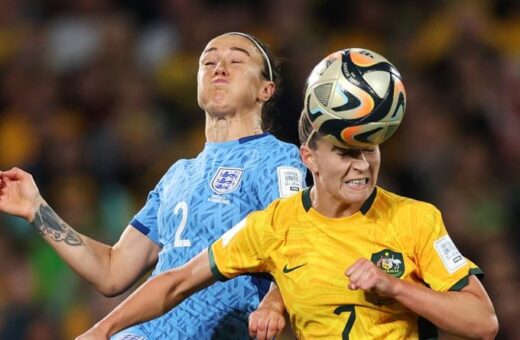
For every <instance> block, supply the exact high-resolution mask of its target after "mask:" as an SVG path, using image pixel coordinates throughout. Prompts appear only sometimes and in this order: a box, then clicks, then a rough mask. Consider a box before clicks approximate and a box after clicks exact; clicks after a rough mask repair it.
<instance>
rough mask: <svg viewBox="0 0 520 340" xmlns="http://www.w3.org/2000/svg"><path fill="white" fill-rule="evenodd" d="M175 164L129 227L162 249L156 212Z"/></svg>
mask: <svg viewBox="0 0 520 340" xmlns="http://www.w3.org/2000/svg"><path fill="white" fill-rule="evenodd" d="M174 166H175V164H174V165H173V166H172V167H171V168H170V169H169V170H168V172H167V173H166V174H165V175H164V176H163V177H162V178H161V180H160V181H159V183H157V185H156V186H155V188H154V189H153V190H152V191H150V193H149V194H148V198H147V199H146V203H145V205H144V206H143V207H142V208H141V210H139V212H138V213H137V214H135V216H134V217H133V218H132V220H131V221H130V225H132V226H133V227H134V228H136V229H137V230H139V231H140V232H141V233H143V234H144V235H146V236H148V238H149V239H150V240H152V241H153V242H154V243H156V244H158V245H159V246H161V247H162V244H161V242H160V240H159V230H158V227H157V211H158V210H159V207H160V206H161V196H162V191H163V188H164V185H165V183H168V179H169V178H172V176H171V173H172V172H173V169H174Z"/></svg>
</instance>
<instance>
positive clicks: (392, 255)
mask: <svg viewBox="0 0 520 340" xmlns="http://www.w3.org/2000/svg"><path fill="white" fill-rule="evenodd" d="M370 260H371V261H372V263H374V264H375V265H376V266H378V267H379V268H381V269H382V270H383V271H384V272H385V273H387V274H389V275H392V276H394V277H396V278H400V277H401V276H403V274H404V260H403V255H402V254H401V253H397V252H395V251H391V250H390V249H383V250H381V251H380V252H377V253H375V254H372V257H371V259H370Z"/></svg>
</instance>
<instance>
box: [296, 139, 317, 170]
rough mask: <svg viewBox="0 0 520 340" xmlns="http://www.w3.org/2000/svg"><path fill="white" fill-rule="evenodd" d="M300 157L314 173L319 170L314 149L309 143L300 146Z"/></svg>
mask: <svg viewBox="0 0 520 340" xmlns="http://www.w3.org/2000/svg"><path fill="white" fill-rule="evenodd" d="M300 157H301V158H302V161H303V164H305V166H306V167H307V168H308V169H309V170H310V171H311V172H313V173H314V172H316V171H317V170H318V168H317V166H316V159H315V157H314V151H312V149H311V148H309V146H308V145H307V144H305V145H302V146H300Z"/></svg>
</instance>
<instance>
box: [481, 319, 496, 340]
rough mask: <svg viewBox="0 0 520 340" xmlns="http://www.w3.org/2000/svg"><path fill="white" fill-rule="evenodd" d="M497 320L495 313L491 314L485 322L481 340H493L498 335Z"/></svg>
mask: <svg viewBox="0 0 520 340" xmlns="http://www.w3.org/2000/svg"><path fill="white" fill-rule="evenodd" d="M498 328H499V327H498V319H497V316H496V314H495V313H493V314H492V315H491V316H490V317H489V320H488V322H487V326H486V327H485V330H484V334H483V337H482V339H485V340H487V339H494V338H495V337H496V336H497V334H498Z"/></svg>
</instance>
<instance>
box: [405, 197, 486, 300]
mask: <svg viewBox="0 0 520 340" xmlns="http://www.w3.org/2000/svg"><path fill="white" fill-rule="evenodd" d="M417 220H418V221H417V222H418V224H417V225H418V227H419V228H420V229H419V234H418V236H419V237H418V242H417V243H416V245H415V253H416V256H417V261H418V266H419V270H420V273H421V275H422V279H423V280H424V281H425V282H426V283H427V284H428V285H429V286H430V287H431V288H432V289H434V290H436V291H447V290H460V289H462V288H464V287H465V286H466V285H467V282H468V276H469V275H479V276H481V275H482V271H481V270H480V269H479V268H478V267H477V266H476V265H475V264H474V263H472V262H471V261H469V260H468V259H467V258H465V257H464V256H463V255H462V254H461V253H460V252H459V250H458V249H457V247H456V246H455V244H454V243H453V241H452V240H451V238H450V236H449V235H448V232H447V231H446V227H445V226H444V222H443V221H442V216H441V213H440V211H439V210H438V209H437V208H435V207H434V206H432V205H429V204H427V205H424V207H422V208H421V209H420V212H419V213H418V218H417Z"/></svg>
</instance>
